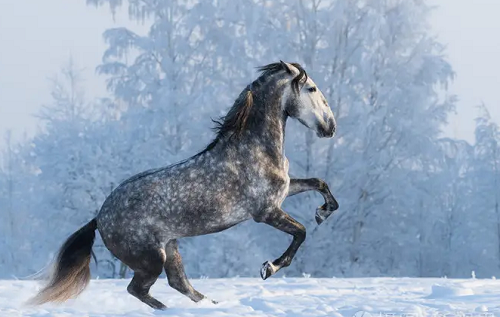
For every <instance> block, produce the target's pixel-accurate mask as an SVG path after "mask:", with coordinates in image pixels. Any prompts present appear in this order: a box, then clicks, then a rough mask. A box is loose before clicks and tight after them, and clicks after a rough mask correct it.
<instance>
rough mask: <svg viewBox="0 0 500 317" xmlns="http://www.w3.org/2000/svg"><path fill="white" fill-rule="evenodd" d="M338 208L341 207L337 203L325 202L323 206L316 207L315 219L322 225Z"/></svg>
mask: <svg viewBox="0 0 500 317" xmlns="http://www.w3.org/2000/svg"><path fill="white" fill-rule="evenodd" d="M337 209H339V205H338V204H337V203H332V204H327V203H325V204H323V205H322V206H320V207H318V208H316V215H315V216H314V219H316V223H317V224H318V225H320V224H321V223H323V221H325V220H326V219H327V218H328V217H330V215H331V214H332V213H333V212H334V211H335V210H337Z"/></svg>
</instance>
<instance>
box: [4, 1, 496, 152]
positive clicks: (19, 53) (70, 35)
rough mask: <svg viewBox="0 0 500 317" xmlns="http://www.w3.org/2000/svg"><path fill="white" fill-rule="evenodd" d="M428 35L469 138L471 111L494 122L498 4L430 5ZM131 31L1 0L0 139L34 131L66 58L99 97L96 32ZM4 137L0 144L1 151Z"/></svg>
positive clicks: (69, 5) (459, 129) (86, 11)
mask: <svg viewBox="0 0 500 317" xmlns="http://www.w3.org/2000/svg"><path fill="white" fill-rule="evenodd" d="M429 3H431V4H434V5H438V6H440V7H439V8H438V9H436V10H435V12H434V14H433V16H432V21H431V22H432V25H433V27H434V32H435V33H436V34H437V35H438V36H439V38H440V40H441V41H442V42H443V43H446V44H447V45H448V50H447V56H448V59H449V61H450V62H451V63H452V65H453V67H454V69H455V71H456V73H457V78H456V79H455V81H454V82H453V84H452V85H451V87H450V92H451V93H455V94H457V95H458V96H459V98H460V101H459V103H458V109H457V111H458V115H456V116H452V117H451V124H450V126H449V128H448V129H447V130H448V134H450V136H454V137H459V138H465V139H467V140H472V137H473V128H474V118H475V117H476V115H477V110H476V108H475V106H476V105H477V104H479V103H480V102H484V103H485V104H486V105H487V106H488V107H489V109H490V111H491V113H492V115H493V117H494V118H495V120H496V121H497V122H498V123H499V124H500V91H499V90H500V85H499V83H500V81H499V80H498V79H497V78H498V74H499V73H500V19H498V13H499V12H500V0H474V1H472V0H431V1H430V2H429ZM127 24H128V25H131V24H130V22H128V21H127V19H126V16H125V14H119V15H118V16H117V17H116V19H115V21H113V19H112V17H111V15H110V14H109V12H108V10H106V9H105V8H99V9H96V8H95V7H88V6H86V5H85V0H75V1H68V0H43V1H41V0H36V1H34V0H1V1H0V136H2V135H3V134H4V132H5V131H6V130H7V129H12V130H13V131H14V133H15V135H16V136H17V137H19V136H21V135H22V134H23V133H24V132H27V133H28V134H33V133H34V132H35V131H36V127H37V119H36V118H34V117H33V114H34V113H36V112H37V109H39V107H40V105H42V104H46V103H48V102H49V101H50V91H49V88H50V85H49V82H48V80H47V79H48V78H49V77H51V76H52V75H53V74H55V73H57V71H58V70H59V68H60V66H61V64H62V63H64V62H66V61H67V60H68V58H69V56H70V55H72V56H73V58H74V60H75V62H76V63H77V65H78V66H79V67H80V68H84V69H85V70H84V76H85V79H86V80H85V90H86V93H87V97H88V99H91V98H92V97H94V96H102V95H103V94H104V93H105V87H104V80H103V78H101V77H100V76H97V75H96V74H95V66H96V65H98V64H99V63H100V61H101V56H102V53H103V51H104V49H105V44H104V42H103V40H102V32H103V31H104V30H105V29H106V28H109V27H113V26H117V25H119V26H123V25H127ZM2 144H3V138H0V146H1V145H2Z"/></svg>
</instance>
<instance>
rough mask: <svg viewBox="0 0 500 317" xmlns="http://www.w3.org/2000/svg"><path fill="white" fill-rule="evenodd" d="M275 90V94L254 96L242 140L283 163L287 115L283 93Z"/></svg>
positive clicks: (277, 161) (272, 159)
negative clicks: (284, 111) (283, 108)
mask: <svg viewBox="0 0 500 317" xmlns="http://www.w3.org/2000/svg"><path fill="white" fill-rule="evenodd" d="M273 90H274V93H273V94H260V95H259V94H257V95H256V96H254V105H253V108H252V112H251V116H252V117H251V118H249V119H248V121H249V123H248V124H247V127H246V130H245V132H244V133H243V135H242V141H243V142H244V143H245V144H248V146H250V147H253V148H255V149H257V150H260V151H262V152H264V153H265V154H266V156H267V157H268V158H269V159H271V161H273V162H276V163H277V164H281V163H282V162H283V158H284V156H285V152H284V149H285V127H286V120H287V116H286V115H285V114H284V113H283V111H282V109H281V93H280V92H279V91H277V90H276V89H273Z"/></svg>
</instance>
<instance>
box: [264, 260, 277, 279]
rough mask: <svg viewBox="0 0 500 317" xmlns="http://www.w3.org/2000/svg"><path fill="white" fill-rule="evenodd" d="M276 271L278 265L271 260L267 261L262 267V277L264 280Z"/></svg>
mask: <svg viewBox="0 0 500 317" xmlns="http://www.w3.org/2000/svg"><path fill="white" fill-rule="evenodd" d="M274 273H276V267H275V266H274V265H273V264H272V263H271V262H269V261H266V262H264V263H263V264H262V268H261V269H260V277H262V279H263V280H266V279H267V278H268V277H269V276H271V275H273V274H274Z"/></svg>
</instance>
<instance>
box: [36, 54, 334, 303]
mask: <svg viewBox="0 0 500 317" xmlns="http://www.w3.org/2000/svg"><path fill="white" fill-rule="evenodd" d="M258 69H259V71H260V76H259V77H258V78H257V79H256V80H255V81H253V82H252V83H251V84H249V85H248V86H247V87H246V88H245V89H244V90H243V91H242V92H241V93H240V95H239V97H238V98H237V99H236V100H235V102H234V104H233V106H232V107H231V108H230V110H229V111H228V112H227V114H226V115H225V116H223V117H221V118H220V120H214V121H215V122H216V127H215V130H216V137H215V139H214V140H213V141H212V142H211V143H210V144H209V145H208V146H207V147H206V148H205V149H204V150H203V151H201V152H199V153H198V154H196V155H194V156H192V157H190V158H188V159H186V160H184V161H181V162H179V163H177V164H174V165H170V166H167V167H162V168H157V169H151V170H148V171H145V172H142V173H140V174H137V175H135V176H132V177H131V178H129V179H127V180H125V181H124V182H122V183H121V184H120V185H119V186H118V187H117V188H115V189H114V190H113V191H112V192H111V194H110V195H109V196H108V197H107V198H106V199H105V201H104V203H103V205H102V207H101V209H100V211H99V213H98V214H97V215H96V217H95V218H94V219H92V220H91V221H90V222H89V223H87V224H86V225H85V226H83V227H82V228H80V229H79V230H78V231H77V232H75V233H74V234H72V235H71V236H70V237H69V238H68V239H67V240H66V242H65V243H64V244H63V245H62V247H61V248H60V250H59V252H58V255H57V257H56V259H55V263H54V266H53V270H52V274H51V276H50V279H49V281H48V283H47V284H46V285H45V286H44V287H43V288H42V289H41V290H40V292H39V293H38V294H37V295H36V296H35V297H33V298H32V300H31V301H30V302H31V303H32V304H43V303H46V302H51V301H52V302H63V301H65V300H67V299H69V298H74V297H76V296H78V295H79V294H80V293H81V292H82V291H83V290H84V289H85V287H86V286H87V285H88V283H89V281H90V269H89V265H90V259H91V253H92V245H93V243H94V239H95V231H96V230H98V231H99V233H100V235H101V237H102V240H103V242H104V245H105V246H106V247H107V248H108V249H109V251H110V252H111V253H112V254H113V255H114V256H115V257H116V258H118V259H119V260H121V261H122V262H123V263H125V264H126V265H127V266H128V267H129V268H130V269H131V270H132V271H133V272H134V275H133V278H132V280H131V282H130V284H129V285H128V287H127V291H128V292H129V293H130V294H131V295H133V296H135V297H136V298H138V299H139V300H141V301H142V302H144V303H145V304H147V305H149V306H151V307H152V308H154V309H159V310H163V309H166V308H167V307H166V306H165V305H164V304H163V303H161V302H160V301H158V300H157V299H156V298H154V297H153V296H151V295H150V293H149V290H150V288H151V286H152V285H153V284H154V283H155V282H156V280H157V279H158V277H159V275H160V274H161V273H162V272H163V270H165V273H166V275H167V279H168V284H169V285H170V286H171V287H172V288H174V289H175V290H177V291H179V292H180V293H182V294H184V295H186V296H187V297H189V298H190V299H191V300H193V301H194V302H199V301H200V300H202V299H204V298H205V295H203V294H201V293H200V292H198V291H197V290H195V289H194V288H193V286H192V285H191V284H190V282H189V281H188V279H187V277H186V274H185V272H184V266H183V264H182V258H181V255H180V254H179V250H178V242H177V240H178V239H179V238H183V237H192V236H199V235H205V234H210V233H215V232H220V231H222V230H225V229H228V228H230V227H232V226H234V225H236V224H239V223H241V222H243V221H246V220H250V219H253V220H254V221H256V222H258V223H264V224H267V225H269V226H272V227H274V228H276V229H277V230H280V231H282V232H286V233H288V234H290V235H292V236H293V240H292V242H291V244H290V246H289V247H288V249H287V250H286V251H285V252H284V253H283V254H282V255H281V256H280V257H279V258H277V259H275V260H274V261H266V262H264V263H263V264H262V268H261V270H260V275H261V277H262V279H264V280H265V279H267V278H269V277H270V276H271V275H273V274H275V273H276V272H278V271H279V270H280V269H282V268H285V267H287V266H289V265H290V263H291V262H292V259H293V258H294V256H295V253H296V252H297V250H298V249H299V247H300V245H301V244H302V242H303V241H304V240H305V238H306V229H305V227H304V226H303V225H302V224H301V223H299V222H298V221H297V220H295V219H294V218H292V217H291V216H290V215H289V214H288V213H286V212H285V211H284V210H283V209H282V208H281V205H282V202H283V201H284V199H285V198H286V197H287V196H292V195H295V194H298V193H301V192H304V191H311V190H313V191H317V192H319V193H320V194H321V195H322V196H323V198H324V200H325V203H324V204H323V205H322V206H321V207H318V209H317V210H316V215H315V218H316V222H317V223H318V225H319V224H321V222H323V221H324V220H325V219H326V218H328V217H329V216H330V215H331V214H332V213H333V212H334V211H335V210H337V209H338V208H339V205H338V203H337V201H336V200H335V198H334V197H333V195H332V193H331V192H330V190H329V188H328V185H327V184H326V183H325V181H323V180H321V179H318V178H309V179H293V178H292V179H290V177H289V175H288V165H289V163H288V160H287V158H286V157H285V152H284V141H285V125H286V121H287V119H288V118H293V119H297V120H298V121H299V122H301V123H302V124H303V125H304V126H306V127H307V128H309V129H311V130H313V131H315V132H316V134H317V136H318V137H321V138H331V137H333V136H334V134H335V131H336V121H335V118H334V115H333V113H332V110H331V109H330V107H329V105H328V103H327V101H326V99H325V97H324V96H323V94H322V92H321V91H320V90H319V89H318V87H317V86H316V84H315V83H314V82H313V80H312V79H311V78H310V77H309V76H308V75H307V73H306V71H305V70H304V69H303V68H302V66H301V65H299V64H297V63H285V62H283V61H280V62H277V63H272V64H269V65H266V66H262V67H259V68H258Z"/></svg>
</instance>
